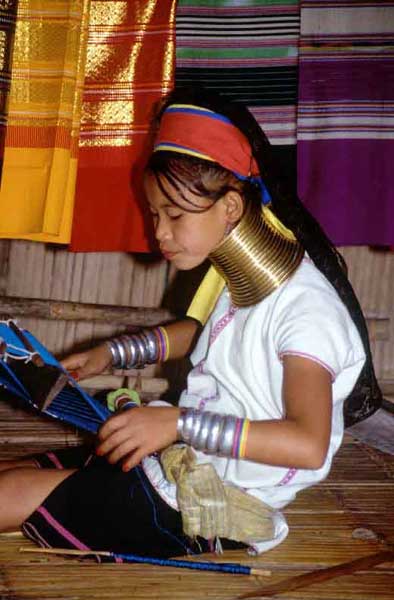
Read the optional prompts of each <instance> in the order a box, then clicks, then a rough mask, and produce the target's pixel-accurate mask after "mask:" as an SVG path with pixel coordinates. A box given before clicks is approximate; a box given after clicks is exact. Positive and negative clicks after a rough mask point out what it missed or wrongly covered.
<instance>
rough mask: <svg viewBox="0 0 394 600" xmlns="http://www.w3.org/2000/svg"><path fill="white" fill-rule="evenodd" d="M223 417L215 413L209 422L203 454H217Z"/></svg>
mask: <svg viewBox="0 0 394 600" xmlns="http://www.w3.org/2000/svg"><path fill="white" fill-rule="evenodd" d="M223 421H224V419H223V415H219V414H217V413H215V414H214V415H213V418H212V420H211V427H210V431H209V434H208V438H207V445H206V450H205V452H206V453H207V454H217V452H218V448H219V440H220V434H221V432H222V427H223Z"/></svg>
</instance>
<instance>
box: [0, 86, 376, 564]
mask: <svg viewBox="0 0 394 600" xmlns="http://www.w3.org/2000/svg"><path fill="white" fill-rule="evenodd" d="M144 185H145V192H146V198H147V201H148V205H149V208H150V211H151V213H152V217H153V222H154V228H155V234H156V238H157V240H158V243H159V245H160V249H161V251H162V253H163V255H164V257H165V258H166V259H167V260H169V261H171V262H172V263H173V264H174V265H175V266H176V267H177V268H178V269H186V270H188V269H192V268H194V267H196V266H198V265H200V264H201V263H202V262H203V261H205V260H206V259H207V258H208V259H209V260H210V261H211V262H212V264H213V266H214V272H211V273H208V278H207V280H206V281H205V283H204V284H203V287H202V289H201V291H200V292H199V294H198V296H197V299H196V301H195V302H194V303H193V307H192V308H193V312H192V314H191V316H192V317H194V318H196V317H197V316H198V318H199V319H200V320H202V321H204V318H203V317H201V310H200V309H201V304H204V303H205V312H206V313H207V314H208V317H207V321H206V324H205V326H204V329H203V330H202V333H201V335H200V336H199V339H198V342H197V344H196V345H195V348H194V350H193V353H192V355H191V360H192V364H193V369H192V370H191V372H190V374H189V377H188V381H187V388H186V389H185V390H184V391H183V393H182V394H181V397H180V401H179V407H174V406H169V405H165V406H163V405H161V404H162V403H158V404H159V405H157V404H156V405H154V406H152V405H150V406H148V407H141V408H133V409H132V410H118V411H117V412H116V413H115V414H114V416H113V417H111V418H110V419H109V420H108V421H107V422H106V423H105V424H104V425H103V427H102V428H101V430H100V432H99V435H98V442H97V447H96V450H95V456H94V457H92V455H91V454H90V451H89V450H88V449H87V450H85V451H82V450H77V451H76V450H67V451H62V452H57V453H54V452H50V453H47V454H46V455H44V456H36V457H34V458H32V459H26V460H25V461H21V462H18V463H12V464H10V463H8V464H4V465H3V470H2V473H1V474H0V501H1V506H2V507H3V508H2V513H1V515H0V528H1V530H6V529H10V528H15V527H19V526H22V529H23V531H24V532H25V534H26V535H28V536H30V537H31V538H32V539H34V540H35V541H37V542H38V543H40V544H45V545H51V546H57V547H78V548H84V549H86V548H94V549H111V550H114V551H117V552H122V551H123V552H134V553H138V554H142V555H143V554H147V555H156V556H172V555H176V554H183V553H185V552H190V551H201V550H206V549H207V548H208V547H209V543H210V542H211V541H212V539H214V538H216V537H218V536H221V537H222V538H224V545H225V546H226V547H229V546H230V547H231V542H230V540H236V541H238V542H242V543H246V544H248V545H249V546H251V547H253V548H254V550H255V551H257V552H259V551H262V550H266V549H268V548H270V547H273V546H274V545H276V544H278V543H279V542H281V541H282V540H283V539H284V538H285V537H286V535H287V532H288V529H287V525H286V521H285V519H284V517H283V515H282V514H281V512H280V510H279V509H281V508H282V507H284V506H285V505H286V504H288V502H290V501H291V500H292V499H293V498H294V496H295V494H296V493H297V492H298V491H300V490H302V489H304V488H306V487H307V486H310V485H311V484H313V483H316V482H318V481H320V480H321V479H323V478H324V477H326V475H327V473H328V471H329V469H330V465H331V462H332V459H333V456H334V454H335V452H336V451H337V450H338V448H339V446H340V443H341V440H342V436H343V429H344V423H345V424H346V425H348V424H351V423H354V422H355V421H357V420H360V419H362V418H365V417H366V416H368V415H369V414H371V413H372V412H373V411H374V410H375V409H376V408H377V407H378V406H379V403H380V400H381V398H380V391H379V388H378V386H377V383H376V379H375V375H374V371H373V367H372V362H371V353H370V349H369V344H368V335H367V331H366V327H365V322H364V319H363V316H362V313H361V310H360V307H359V304H358V302H357V299H356V298H355V295H354V292H353V290H352V288H351V286H350V284H349V282H348V280H347V277H346V274H345V267H344V264H343V261H342V259H341V257H340V256H339V254H338V253H337V252H336V250H335V249H334V248H333V247H332V245H331V244H330V242H329V241H328V239H327V238H326V237H325V235H324V233H323V232H322V231H321V229H320V227H319V226H318V224H317V223H316V222H315V221H314V220H313V218H312V217H311V215H310V214H309V213H308V212H307V211H306V209H305V208H304V207H303V206H302V204H301V203H300V202H299V200H298V199H297V198H296V197H294V195H292V194H290V193H289V192H287V191H286V190H285V189H284V187H283V184H282V183H281V180H280V178H279V176H278V174H277V173H276V171H275V165H274V162H273V160H272V152H271V149H270V146H269V143H268V141H267V139H266V138H265V136H264V134H263V133H262V131H261V130H260V128H259V126H258V125H257V123H256V122H255V120H254V119H253V117H252V116H251V114H250V113H249V112H248V111H247V110H246V109H244V108H242V107H240V106H235V105H231V104H225V103H224V102H223V100H222V99H220V98H217V97H213V96H208V95H207V94H204V93H203V92H193V91H184V90H175V91H174V92H173V93H171V94H170V96H169V98H168V99H167V101H166V102H165V104H164V105H163V107H162V108H161V111H160V113H159V115H158V131H157V134H156V141H155V146H154V152H153V153H152V156H151V159H150V161H149V163H148V165H147V168H146V173H145V184H144ZM262 203H263V209H262V207H261V206H262ZM215 278H216V279H215ZM213 280H215V281H214V284H215V286H216V289H217V286H218V282H219V283H220V281H223V280H224V281H225V286H224V288H223V290H222V292H221V293H220V294H217V293H215V290H213V291H212V281H213ZM219 280H220V281H219ZM215 286H214V287H215ZM222 287H223V286H222ZM196 307H197V308H198V310H200V313H198V312H196V310H197V309H196ZM197 328H198V325H197V322H196V320H193V319H192V318H189V319H186V320H185V321H183V322H180V323H174V324H171V325H167V326H166V327H158V328H154V329H152V330H145V331H143V332H141V333H139V334H133V335H129V336H121V337H119V338H115V339H114V340H111V341H109V342H108V343H106V344H103V345H101V346H99V347H97V348H95V349H93V350H91V351H89V352H87V353H83V354H77V355H74V356H71V357H69V358H68V359H66V360H65V361H64V366H65V367H66V368H68V369H72V370H76V369H77V370H78V371H79V376H80V377H81V378H83V377H88V376H92V375H94V374H97V373H99V372H101V371H102V370H104V369H105V368H106V367H107V366H109V365H110V364H112V365H113V366H115V367H118V368H124V367H126V368H131V367H136V366H138V367H142V366H143V365H144V364H147V363H152V362H156V361H159V360H164V359H167V358H179V357H181V356H185V355H186V354H187V353H188V352H189V351H190V348H191V346H192V344H193V339H194V337H195V334H196V331H197ZM163 449H166V450H165V451H164V452H160V451H162V450H163ZM36 467H40V469H37V468H36ZM54 467H56V468H54ZM196 540H197V541H198V544H197V545H196V544H195V543H194V542H195V541H196Z"/></svg>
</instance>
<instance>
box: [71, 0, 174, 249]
mask: <svg viewBox="0 0 394 600" xmlns="http://www.w3.org/2000/svg"><path fill="white" fill-rule="evenodd" d="M175 4H176V2H175V0H134V1H133V2H128V1H126V0H124V1H121V0H116V1H113V0H107V1H106V2H102V1H95V0H92V1H91V17H90V25H89V38H88V59H87V65H86V77H85V88H84V95H83V107H82V121H81V132H80V143H79V146H80V152H79V165H78V177H77V187H76V199H75V213H74V224H73V232H72V240H71V249H72V250H73V251H99V250H100V251H111V250H113V251H115V250H117V251H120V250H123V251H133V252H135V251H137V252H146V251H148V250H149V249H150V248H151V245H150V243H151V238H150V236H149V224H150V219H148V218H145V217H146V216H147V215H146V213H145V212H144V207H143V202H142V192H141V173H142V165H143V164H144V160H145V158H146V156H147V152H148V151H149V136H148V130H149V125H150V121H151V116H152V109H153V105H154V104H155V103H156V102H157V101H158V100H159V99H160V98H161V97H162V96H163V95H165V94H166V93H167V92H168V91H169V90H170V88H171V86H172V83H173V69H174V51H175V47H174V35H175V32H174V27H175ZM145 210H146V209H145Z"/></svg>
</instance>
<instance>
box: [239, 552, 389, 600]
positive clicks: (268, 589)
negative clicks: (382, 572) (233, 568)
mask: <svg viewBox="0 0 394 600" xmlns="http://www.w3.org/2000/svg"><path fill="white" fill-rule="evenodd" d="M392 560H394V552H393V551H392V550H383V551H382V552H377V553H376V554H371V555H369V556H363V557H362V558H356V559H355V560H351V561H349V562H345V563H341V564H339V565H335V566H333V567H327V568H326V569H317V570H316V571H310V572H309V573H304V574H302V575H295V576H294V577H288V578H287V579H282V581H278V583H274V584H272V585H268V586H265V587H262V588H259V589H257V590H254V591H253V592H247V593H246V594H242V595H241V596H237V598H238V599H241V598H266V597H270V596H276V595H277V594H285V593H287V592H293V591H294V590H298V589H300V588H303V587H307V586H308V585H312V584H314V583H320V582H322V581H328V580H329V579H334V578H335V577H341V576H342V575H351V574H352V573H355V572H357V571H361V570H363V569H369V568H371V567H374V566H375V565H378V564H380V563H383V562H388V561H392Z"/></svg>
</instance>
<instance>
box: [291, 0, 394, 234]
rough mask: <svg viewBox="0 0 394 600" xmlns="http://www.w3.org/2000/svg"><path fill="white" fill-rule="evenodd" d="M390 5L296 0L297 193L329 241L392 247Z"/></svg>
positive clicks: (393, 26) (393, 10)
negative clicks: (298, 36)
mask: <svg viewBox="0 0 394 600" xmlns="http://www.w3.org/2000/svg"><path fill="white" fill-rule="evenodd" d="M393 124H394V2H389V1H388V2H369V1H367V0H362V1H358V2H354V1H352V2H349V1H348V2H345V1H342V0H321V1H317V0H302V1H301V40H300V87H299V105H298V182H299V195H300V197H301V198H302V199H303V201H304V202H305V204H306V205H307V206H308V208H309V209H310V210H311V211H312V212H313V214H314V215H315V216H316V217H317V219H318V220H319V221H320V222H321V223H322V225H323V226H324V228H325V229H326V231H327V233H328V235H329V236H330V238H331V239H332V241H333V242H334V243H336V244H346V245H353V244H371V245H372V244H380V245H391V246H392V245H393V244H394V219H393V206H394V187H393V164H394V132H393Z"/></svg>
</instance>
